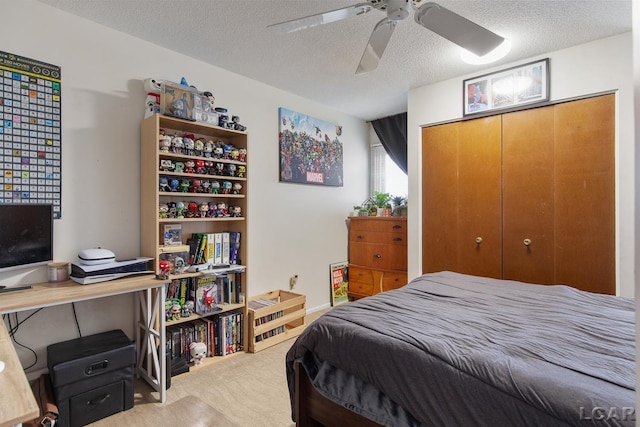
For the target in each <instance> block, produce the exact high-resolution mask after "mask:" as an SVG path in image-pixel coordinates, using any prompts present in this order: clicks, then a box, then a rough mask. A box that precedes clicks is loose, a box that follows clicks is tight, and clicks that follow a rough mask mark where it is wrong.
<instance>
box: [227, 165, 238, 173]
mask: <svg viewBox="0 0 640 427" xmlns="http://www.w3.org/2000/svg"><path fill="white" fill-rule="evenodd" d="M235 174H236V165H234V164H233V163H231V164H230V165H228V166H227V175H229V176H235Z"/></svg>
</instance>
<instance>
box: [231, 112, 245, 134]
mask: <svg viewBox="0 0 640 427" xmlns="http://www.w3.org/2000/svg"><path fill="white" fill-rule="evenodd" d="M231 123H233V129H235V130H239V131H241V132H244V131H245V130H247V127H246V126H243V125H241V124H240V117H239V116H232V117H231Z"/></svg>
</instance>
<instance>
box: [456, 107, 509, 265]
mask: <svg viewBox="0 0 640 427" xmlns="http://www.w3.org/2000/svg"><path fill="white" fill-rule="evenodd" d="M501 122H502V120H501V117H500V116H492V117H486V118H481V119H475V120H469V121H464V122H461V123H460V132H459V137H458V270H457V271H458V272H460V273H466V274H474V275H477V276H486V277H495V278H500V277H502V214H501V194H500V192H501V191H500V182H501V179H500V177H501V171H500V150H501V135H500V132H501Z"/></svg>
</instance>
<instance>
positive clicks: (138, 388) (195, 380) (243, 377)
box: [91, 310, 327, 427]
mask: <svg viewBox="0 0 640 427" xmlns="http://www.w3.org/2000/svg"><path fill="white" fill-rule="evenodd" d="M326 311H327V310H325V311H322V312H318V313H313V314H311V315H309V316H307V324H309V323H310V322H311V321H313V320H315V319H316V318H318V317H319V316H320V315H321V314H323V313H325V312H326ZM294 341H295V338H292V339H290V340H287V341H285V342H283V343H281V344H277V345H275V346H273V347H270V348H267V349H265V350H262V351H260V352H258V353H255V354H252V353H240V354H237V355H233V356H231V357H230V359H229V360H225V361H224V362H221V363H218V364H215V365H211V366H209V367H207V368H203V369H199V370H197V371H195V372H192V373H189V374H183V375H178V376H175V377H173V378H172V379H171V387H170V388H169V390H168V391H167V401H166V402H165V403H164V404H161V403H158V393H157V392H155V391H153V389H151V387H150V386H149V385H147V384H146V383H145V382H144V381H142V380H139V381H136V384H135V395H134V401H135V403H134V407H133V408H132V409H129V410H128V411H124V412H119V413H117V414H114V415H112V416H110V417H107V418H104V419H102V420H100V421H97V422H95V423H93V424H91V426H92V427H106V426H114V427H116V426H117V427H147V426H149V427H151V426H154V427H155V426H171V427H174V426H175V427H178V426H179V427H218V426H219V427H236V426H238V427H248V426H251V427H254V426H256V427H259V426H264V427H292V426H294V425H295V423H294V422H293V421H292V420H291V405H290V403H289V391H288V388H287V382H286V374H285V356H286V353H287V351H288V350H289V348H290V347H291V345H292V344H293V342H294Z"/></svg>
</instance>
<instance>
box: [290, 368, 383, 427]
mask: <svg viewBox="0 0 640 427" xmlns="http://www.w3.org/2000/svg"><path fill="white" fill-rule="evenodd" d="M294 368H295V393H296V396H295V416H296V426H298V427H320V426H325V427H381V425H380V424H378V423H376V422H374V421H371V420H370V419H368V418H365V417H363V416H362V415H359V414H356V413H355V412H352V411H350V410H348V409H347V408H345V407H343V406H340V405H338V404H337V403H335V402H332V401H331V400H329V399H327V398H326V397H324V396H323V395H322V394H320V393H319V392H318V391H317V390H316V389H315V388H314V387H313V385H312V384H311V380H309V377H308V376H307V371H305V369H304V367H302V365H301V364H300V363H298V362H296V363H295V364H294Z"/></svg>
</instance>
